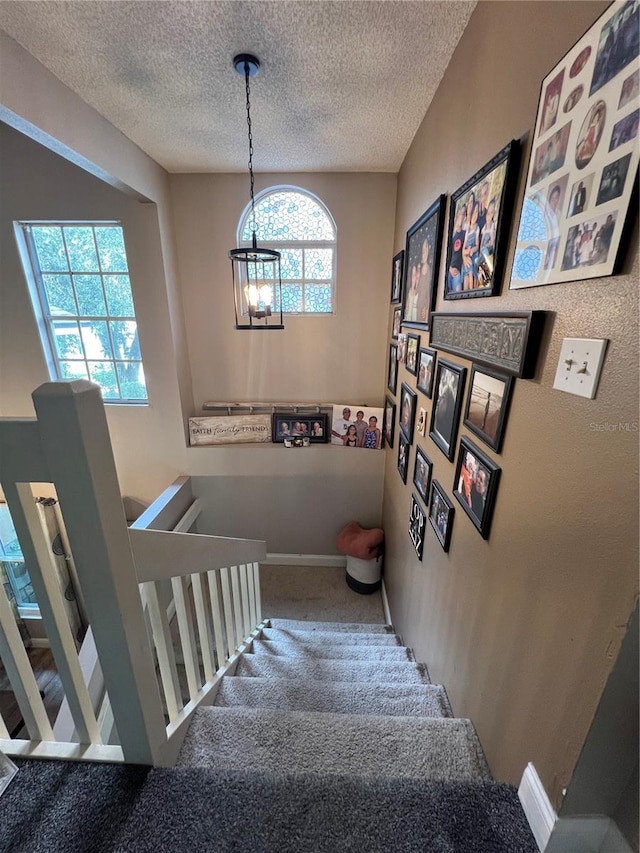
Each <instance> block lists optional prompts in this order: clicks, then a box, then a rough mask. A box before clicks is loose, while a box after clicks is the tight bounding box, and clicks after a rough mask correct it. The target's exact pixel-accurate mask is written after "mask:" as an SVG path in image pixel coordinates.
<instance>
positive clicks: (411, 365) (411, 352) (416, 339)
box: [404, 335, 420, 376]
mask: <svg viewBox="0 0 640 853" xmlns="http://www.w3.org/2000/svg"><path fill="white" fill-rule="evenodd" d="M419 350H420V335H407V355H406V357H405V362H404V363H405V367H406V368H407V370H408V371H409V373H411V374H412V375H413V376H417V375H418V351H419Z"/></svg>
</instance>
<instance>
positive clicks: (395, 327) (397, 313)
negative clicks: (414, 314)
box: [391, 305, 402, 340]
mask: <svg viewBox="0 0 640 853" xmlns="http://www.w3.org/2000/svg"><path fill="white" fill-rule="evenodd" d="M401 329H402V305H398V307H397V308H394V309H393V319H392V320H391V337H392V338H393V339H394V340H397V339H398V335H399V334H400V330H401Z"/></svg>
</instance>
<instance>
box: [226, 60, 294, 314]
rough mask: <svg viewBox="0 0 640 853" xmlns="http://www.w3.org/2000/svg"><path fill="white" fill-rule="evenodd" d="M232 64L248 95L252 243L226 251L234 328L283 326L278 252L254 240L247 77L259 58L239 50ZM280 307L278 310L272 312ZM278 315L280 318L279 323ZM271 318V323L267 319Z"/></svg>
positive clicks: (249, 130) (249, 103) (249, 106)
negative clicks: (242, 78)
mask: <svg viewBox="0 0 640 853" xmlns="http://www.w3.org/2000/svg"><path fill="white" fill-rule="evenodd" d="M233 67H234V68H235V70H236V71H237V72H238V74H242V75H244V80H245V90H246V94H247V126H248V138H249V179H250V193H251V220H250V226H251V234H252V238H251V246H248V247H239V248H237V249H230V250H229V257H230V258H231V276H232V281H233V299H234V305H235V312H236V324H235V328H236V329H284V323H283V320H282V279H281V275H280V252H276V251H274V250H273V249H263V248H260V247H259V246H258V241H257V239H256V212H255V201H254V198H253V184H254V180H253V136H252V133H251V99H250V90H249V78H250V77H255V75H256V74H257V73H258V71H259V70H260V61H259V60H258V59H257V58H256V57H255V56H252V55H251V54H250V53H239V54H238V55H237V56H234V58H233ZM275 306H279V311H275ZM278 315H279V319H280V321H279V322H278ZM271 320H273V322H270V321H271Z"/></svg>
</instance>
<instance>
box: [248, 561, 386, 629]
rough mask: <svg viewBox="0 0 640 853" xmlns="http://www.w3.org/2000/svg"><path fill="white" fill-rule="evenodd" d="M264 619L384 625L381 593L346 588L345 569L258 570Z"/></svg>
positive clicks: (288, 567) (302, 567)
mask: <svg viewBox="0 0 640 853" xmlns="http://www.w3.org/2000/svg"><path fill="white" fill-rule="evenodd" d="M260 594H261V597H262V612H263V614H264V616H265V617H282V618H285V619H326V620H332V621H336V622H378V623H384V621H385V620H384V610H383V608H382V597H381V595H380V592H374V593H372V594H371V595H360V594H359V593H357V592H354V591H353V590H352V589H350V588H349V587H348V586H347V583H346V581H345V570H344V568H336V567H327V566H320V567H317V566H314V567H308V566H260Z"/></svg>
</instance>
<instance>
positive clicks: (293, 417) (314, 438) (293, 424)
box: [271, 410, 329, 444]
mask: <svg viewBox="0 0 640 853" xmlns="http://www.w3.org/2000/svg"><path fill="white" fill-rule="evenodd" d="M298 438H300V439H308V440H309V443H310V444H326V443H327V441H328V440H329V417H328V415H327V414H326V413H324V414H321V413H315V414H313V415H308V414H304V415H301V414H300V413H299V412H296V411H293V410H292V411H290V412H276V413H274V414H273V415H272V416H271V441H272V442H273V443H274V444H284V443H285V441H287V440H289V439H294V440H295V439H298Z"/></svg>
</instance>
